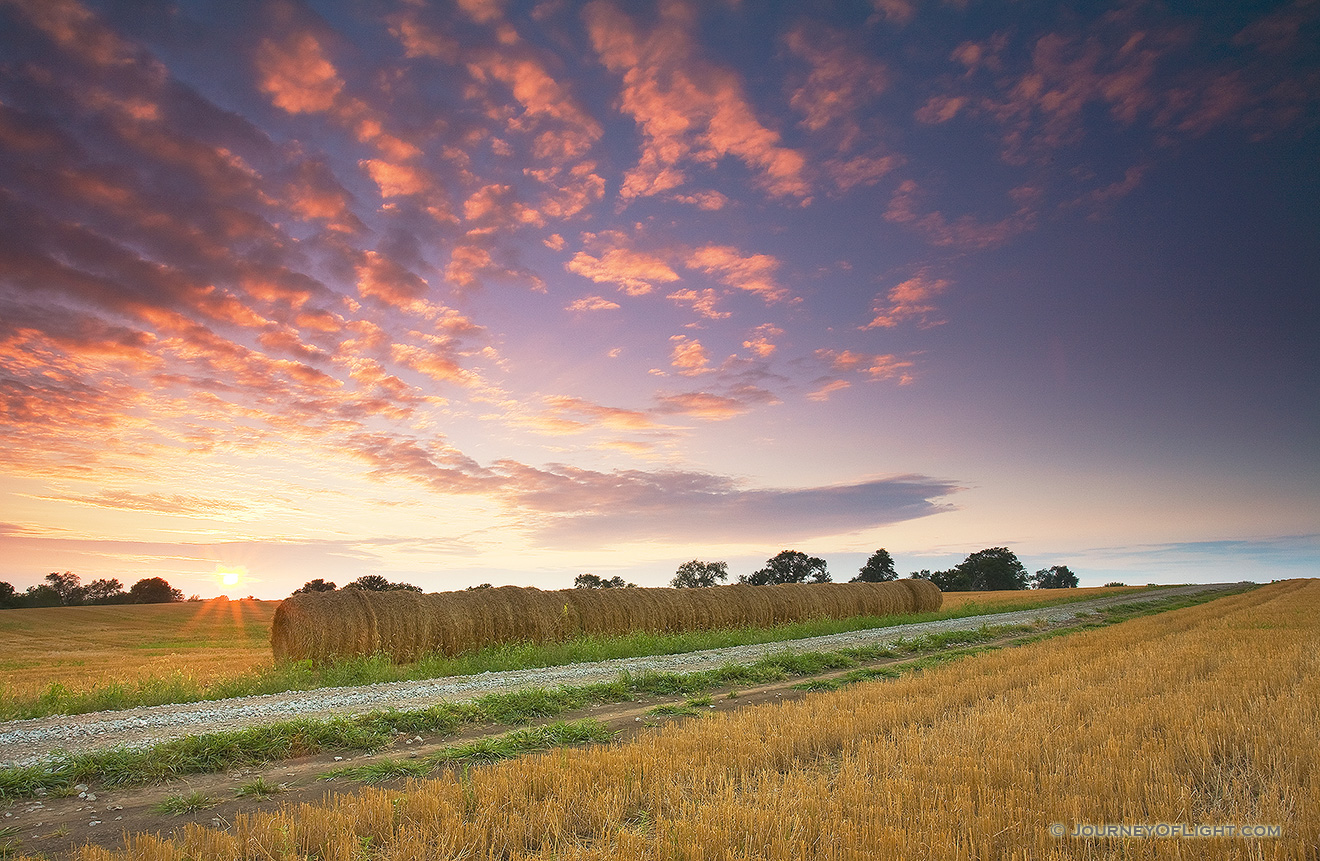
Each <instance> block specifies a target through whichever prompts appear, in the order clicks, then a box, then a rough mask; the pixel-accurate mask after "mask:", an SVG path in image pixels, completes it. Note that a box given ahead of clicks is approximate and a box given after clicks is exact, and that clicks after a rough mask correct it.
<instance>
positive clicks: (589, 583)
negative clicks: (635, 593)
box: [573, 574, 637, 589]
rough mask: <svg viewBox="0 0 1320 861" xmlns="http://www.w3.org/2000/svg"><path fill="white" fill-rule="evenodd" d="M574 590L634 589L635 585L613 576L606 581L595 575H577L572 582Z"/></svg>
mask: <svg viewBox="0 0 1320 861" xmlns="http://www.w3.org/2000/svg"><path fill="white" fill-rule="evenodd" d="M573 588H574V589H636V588H637V584H636V583H626V582H624V579H623V578H622V577H619V576H618V575H615V576H614V577H610V578H608V579H606V578H604V577H597V576H596V575H595V574H579V575H577V577H576V578H574V580H573Z"/></svg>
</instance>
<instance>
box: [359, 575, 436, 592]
mask: <svg viewBox="0 0 1320 861" xmlns="http://www.w3.org/2000/svg"><path fill="white" fill-rule="evenodd" d="M344 588H345V589H362V590H364V591H367V592H397V591H403V592H420V591H422V588H421V587H420V586H414V585H413V584H411V583H391V582H390V581H389V580H386V579H385V578H384V577H382V576H380V575H379V574H363V575H362V576H361V577H359V578H357V579H356V580H354V581H353V582H352V583H349V584H348V585H347V586H345V587H344Z"/></svg>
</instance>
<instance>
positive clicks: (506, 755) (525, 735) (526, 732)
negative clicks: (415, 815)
mask: <svg viewBox="0 0 1320 861" xmlns="http://www.w3.org/2000/svg"><path fill="white" fill-rule="evenodd" d="M613 737H614V733H612V732H611V731H610V730H609V728H608V727H606V726H605V725H604V724H603V723H601V722H600V721H598V720H592V719H590V718H588V719H585V720H577V721H559V722H557V723H552V724H546V725H545V726H537V727H527V728H524V729H518V730H514V731H513V732H509V733H505V734H504V735H501V736H497V737H494V738H485V739H480V740H478V741H472V742H468V743H466V744H459V745H452V746H450V747H446V748H444V749H442V750H439V751H437V752H435V753H432V754H429V755H427V756H424V757H419V758H417V759H405V760H399V759H383V760H379V761H377V762H372V763H369V764H367V765H356V766H347V767H345V768H337V769H335V770H334V771H330V772H327V773H325V774H323V775H321V779H322V780H334V779H336V778H348V779H350V780H359V781H362V782H364V783H379V782H381V781H383V780H393V779H395V778H400V777H425V776H426V775H427V774H430V773H431V772H432V771H434V770H435V769H437V768H439V767H440V766H442V765H450V764H462V763H490V762H498V761H499V760H502V759H514V758H516V757H519V756H523V755H524V754H528V753H532V752H535V751H540V750H549V749H550V748H554V747H565V746H569V745H578V744H590V743H593V742H605V741H609V740H610V739H612V738H613Z"/></svg>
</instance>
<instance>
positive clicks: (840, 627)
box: [0, 587, 1162, 720]
mask: <svg viewBox="0 0 1320 861" xmlns="http://www.w3.org/2000/svg"><path fill="white" fill-rule="evenodd" d="M1151 588H1154V589H1158V588H1162V587H1151ZM1091 597H1093V596H1090V595H1067V594H1063V595H1058V596H1055V597H1052V598H1050V599H1049V600H1046V601H1029V600H1023V601H1014V602H1011V603H1004V604H997V605H994V606H982V605H979V604H977V603H976V602H975V601H969V602H967V603H965V604H963V605H961V606H960V607H957V608H955V609H949V610H940V611H937V612H934V613H917V614H906V615H896V616H854V617H852V618H849V619H808V620H805V621H801V622H792V623H787V624H783V625H775V626H773V627H766V628H758V627H741V628H724V629H719V630H714V631H689V632H684V633H675V634H653V633H646V632H640V631H639V632H633V633H631V634H626V635H622V636H614V637H602V636H583V637H577V638H575V639H572V640H567V641H564V642H559V643H503V644H499V645H494V646H488V647H486V648H484V649H480V650H477V651H473V652H466V653H464V654H461V655H458V656H455V657H449V656H445V655H438V654H435V655H429V656H426V657H424V658H423V659H422V660H420V661H417V662H416V663H412V664H403V665H399V664H393V663H391V662H390V661H389V659H388V658H385V657H384V656H380V655H375V656H370V657H356V658H349V659H345V660H342V661H337V662H334V663H328V664H322V665H316V664H313V663H312V662H310V661H300V662H292V663H286V664H282V665H276V666H273V667H266V668H264V669H261V670H258V671H255V672H251V673H245V674H243V675H239V676H236V677H233V678H230V679H225V680H221V681H216V682H212V683H210V684H199V683H198V682H197V681H196V680H194V679H192V678H189V677H187V676H185V675H184V674H183V673H181V672H180V673H175V674H173V675H171V676H165V677H158V678H151V679H146V680H143V681H139V682H136V683H120V682H114V683H110V684H106V685H98V686H97V687H94V688H92V689H90V690H69V689H68V688H66V687H65V686H63V685H59V684H55V685H51V686H50V687H49V688H48V689H47V690H46V691H44V692H42V693H41V694H40V695H38V696H36V697H11V696H10V695H8V694H7V693H6V692H4V691H0V720H16V719H21V718H35V717H46V716H48V715H56V714H68V715H73V714H85V713H88V712H95V711H111V710H120V709H127V708H134V707H137V706H149V705H164V704H166V703H188V702H200V701H204V700H217V699H226V698H229V697H241V696H251V695H254V694H273V693H281V692H284V691H302V690H314V689H316V688H323V687H336V686H343V685H363V684H371V683H375V682H393V681H411V680H417V679H431V678H442V677H446V676H465V675H474V674H477V673H484V672H500V671H504V670H524V669H534V668H539V667H552V666H562V665H565V664H573V663H579V662H583V661H603V660H608V659H611V658H636V657H644V656H649V655H673V654H682V653H686V652H693V651H699V650H703V649H717V648H724V647H726V646H743V645H752V644H759V643H774V642H783V641H786V640H797V639H802V638H804V637H815V636H821V635H824V634H838V633H843V632H846V631H858V630H864V629H867V628H880V627H890V626H894V625H906V624H911V623H914V622H930V621H938V620H942V619H961V618H967V617H969V616H980V615H985V614H987V613H1009V612H1014V611H1017V610H1030V609H1036V608H1046V607H1055V606H1058V605H1060V604H1068V603H1073V602H1076V601H1083V600H1088V599H1090V598H1091ZM179 642H183V641H179ZM174 644H175V640H156V641H154V642H152V643H149V644H147V645H149V646H150V647H151V648H156V647H163V646H167V645H174ZM188 644H189V645H196V644H195V643H193V642H192V641H188Z"/></svg>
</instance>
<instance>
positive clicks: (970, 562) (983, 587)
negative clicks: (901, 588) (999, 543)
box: [936, 547, 1027, 592]
mask: <svg viewBox="0 0 1320 861" xmlns="http://www.w3.org/2000/svg"><path fill="white" fill-rule="evenodd" d="M953 570H954V571H957V572H958V574H959V575H962V576H965V577H966V582H967V587H968V590H970V591H973V592H993V591H998V590H1000V589H1025V588H1027V569H1026V568H1025V567H1023V565H1022V563H1021V562H1019V561H1018V558H1017V556H1016V555H1015V554H1014V553H1013V551H1012V550H1009V549H1008V548H1007V547H990V548H987V549H985V550H978V551H976V552H975V553H973V554H971V555H969V556H968V557H967V558H966V559H964V560H963V561H962V562H960V563H958V565H957V566H955V568H954V569H953ZM936 585H938V584H936ZM940 588H941V589H943V588H944V587H943V586H941V587H940ZM948 591H960V590H948Z"/></svg>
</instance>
